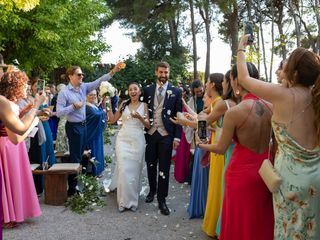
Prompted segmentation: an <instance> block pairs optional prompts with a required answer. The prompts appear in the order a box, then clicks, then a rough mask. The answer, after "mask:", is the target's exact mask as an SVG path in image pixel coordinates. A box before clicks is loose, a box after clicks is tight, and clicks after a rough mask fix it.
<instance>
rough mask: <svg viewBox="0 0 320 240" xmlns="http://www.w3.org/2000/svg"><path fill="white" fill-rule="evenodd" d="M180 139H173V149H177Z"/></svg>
mask: <svg viewBox="0 0 320 240" xmlns="http://www.w3.org/2000/svg"><path fill="white" fill-rule="evenodd" d="M179 143H180V142H179V141H177V140H173V149H177V148H178V147H179Z"/></svg>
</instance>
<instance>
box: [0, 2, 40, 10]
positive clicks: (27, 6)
mask: <svg viewBox="0 0 320 240" xmlns="http://www.w3.org/2000/svg"><path fill="white" fill-rule="evenodd" d="M39 3H40V0H0V5H2V6H3V7H4V8H5V9H6V10H7V11H12V10H13V9H14V8H16V9H18V10H22V11H30V10H31V9H33V8H35V7H36V6H37V5H39Z"/></svg>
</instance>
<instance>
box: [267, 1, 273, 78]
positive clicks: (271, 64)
mask: <svg viewBox="0 0 320 240" xmlns="http://www.w3.org/2000/svg"><path fill="white" fill-rule="evenodd" d="M271 16H272V18H271V61H270V72H269V76H270V78H269V81H268V82H272V66H273V55H274V53H273V51H274V5H273V1H271Z"/></svg>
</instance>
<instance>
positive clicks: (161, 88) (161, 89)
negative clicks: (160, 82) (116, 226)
mask: <svg viewBox="0 0 320 240" xmlns="http://www.w3.org/2000/svg"><path fill="white" fill-rule="evenodd" d="M162 91H163V87H159V88H158V94H157V100H158V103H161V101H162V99H163V96H162Z"/></svg>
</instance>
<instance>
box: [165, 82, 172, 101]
mask: <svg viewBox="0 0 320 240" xmlns="http://www.w3.org/2000/svg"><path fill="white" fill-rule="evenodd" d="M168 92H172V85H171V84H170V83H168V87H167V91H166V92H165V93H164V94H165V95H164V102H163V105H166V103H167V100H168V98H169V97H170V95H171V94H168Z"/></svg>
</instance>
